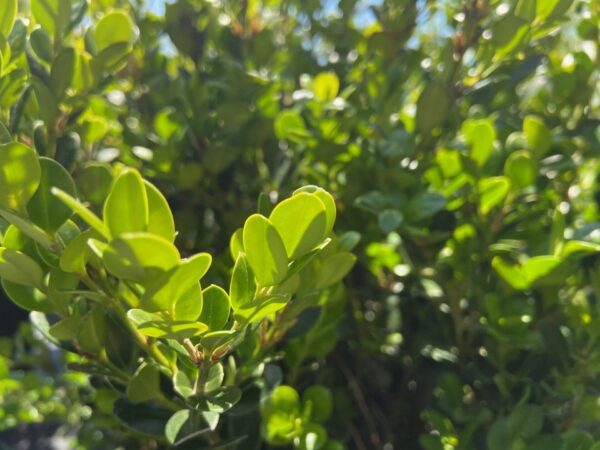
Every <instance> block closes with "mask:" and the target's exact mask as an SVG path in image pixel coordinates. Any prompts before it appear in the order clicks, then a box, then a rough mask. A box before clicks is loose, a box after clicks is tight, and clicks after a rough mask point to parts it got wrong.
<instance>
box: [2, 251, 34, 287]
mask: <svg viewBox="0 0 600 450" xmlns="http://www.w3.org/2000/svg"><path fill="white" fill-rule="evenodd" d="M0 277H2V279H5V280H8V281H10V282H12V283H15V284H23V285H25V286H33V287H36V288H38V289H42V290H43V286H44V283H43V280H44V272H42V268H41V267H40V266H39V264H38V263H37V262H35V260H33V259H32V258H31V257H29V256H27V255H26V254H25V253H22V252H19V251H16V250H10V249H8V248H4V247H0Z"/></svg>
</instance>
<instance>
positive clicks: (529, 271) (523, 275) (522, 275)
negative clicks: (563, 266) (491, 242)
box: [492, 256, 561, 290]
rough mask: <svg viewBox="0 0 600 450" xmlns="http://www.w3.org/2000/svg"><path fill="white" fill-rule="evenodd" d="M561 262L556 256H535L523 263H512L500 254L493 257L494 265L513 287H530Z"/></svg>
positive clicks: (518, 288)
mask: <svg viewBox="0 0 600 450" xmlns="http://www.w3.org/2000/svg"><path fill="white" fill-rule="evenodd" d="M560 263H561V259H560V258H558V257H556V256H534V257H533V258H529V259H528V260H527V261H526V262H525V263H524V264H522V265H511V264H508V263H507V262H505V261H504V260H503V259H502V258H500V257H499V256H496V257H494V258H493V259H492V267H493V268H494V270H496V272H498V274H499V275H500V276H501V277H502V278H503V279H504V281H506V282H507V283H508V284H509V285H510V286H511V287H513V288H514V289H517V290H525V289H529V288H530V287H532V286H533V284H534V283H535V282H536V281H538V280H540V279H541V278H543V277H545V276H547V275H549V274H550V273H551V272H552V271H553V270H554V269H556V268H557V267H558V266H559V265H560Z"/></svg>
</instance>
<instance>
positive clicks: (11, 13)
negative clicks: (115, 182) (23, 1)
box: [0, 0, 18, 36]
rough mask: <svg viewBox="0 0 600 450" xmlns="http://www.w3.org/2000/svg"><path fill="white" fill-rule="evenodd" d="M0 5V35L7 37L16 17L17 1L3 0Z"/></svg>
mask: <svg viewBox="0 0 600 450" xmlns="http://www.w3.org/2000/svg"><path fill="white" fill-rule="evenodd" d="M2 3H3V4H2V5H0V35H2V36H8V35H9V34H10V30H12V27H13V24H14V23H15V18H16V17H17V6H18V0H4V1H3V2H2Z"/></svg>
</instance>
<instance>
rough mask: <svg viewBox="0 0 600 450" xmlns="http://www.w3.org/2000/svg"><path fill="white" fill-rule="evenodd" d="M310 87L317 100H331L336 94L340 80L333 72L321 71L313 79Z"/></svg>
mask: <svg viewBox="0 0 600 450" xmlns="http://www.w3.org/2000/svg"><path fill="white" fill-rule="evenodd" d="M312 89H313V92H314V94H315V98H316V99H317V100H319V101H322V102H327V101H331V100H333V99H334V98H336V97H337V95H338V92H339V90H340V80H339V78H338V77H337V75H336V74H335V73H333V72H321V73H320V74H318V75H317V76H316V77H315V79H314V80H313V86H312Z"/></svg>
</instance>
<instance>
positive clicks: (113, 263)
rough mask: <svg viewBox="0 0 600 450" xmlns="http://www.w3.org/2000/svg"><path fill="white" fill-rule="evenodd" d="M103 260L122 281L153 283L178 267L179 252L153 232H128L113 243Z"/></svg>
mask: <svg viewBox="0 0 600 450" xmlns="http://www.w3.org/2000/svg"><path fill="white" fill-rule="evenodd" d="M102 259H103V261H104V264H105V265H106V268H107V269H108V270H109V271H110V272H111V273H112V274H114V275H116V276H117V277H119V278H123V279H126V280H132V281H135V282H137V283H142V284H149V283H151V282H152V281H153V280H155V279H156V277H157V276H161V275H163V274H164V273H165V272H167V271H169V270H170V269H172V268H174V267H175V266H177V264H178V263H179V252H178V251H177V249H176V248H175V246H174V245H173V244H171V243H170V242H169V241H167V240H166V239H163V238H161V237H158V236H155V235H153V234H150V233H125V234H122V235H121V236H120V237H118V238H116V239H113V240H112V241H110V243H109V244H108V246H107V247H106V248H105V250H104V253H103V256H102Z"/></svg>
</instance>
